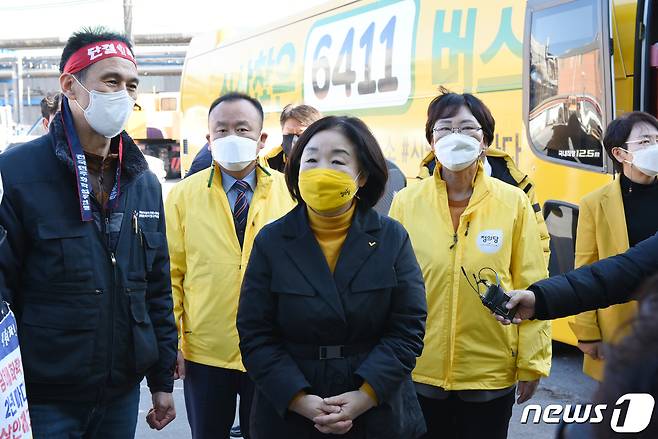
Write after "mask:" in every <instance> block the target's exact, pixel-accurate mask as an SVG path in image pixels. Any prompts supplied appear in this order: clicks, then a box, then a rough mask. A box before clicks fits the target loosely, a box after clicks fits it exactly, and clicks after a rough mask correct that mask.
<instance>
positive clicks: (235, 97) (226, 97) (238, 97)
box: [208, 91, 265, 127]
mask: <svg viewBox="0 0 658 439" xmlns="http://www.w3.org/2000/svg"><path fill="white" fill-rule="evenodd" d="M235 101H247V102H249V103H250V104H251V105H253V106H254V107H255V108H256V110H258V114H260V122H261V127H262V125H263V122H264V121H265V112H264V111H263V106H262V105H261V104H260V102H259V101H258V99H256V98H252V97H251V96H249V95H248V94H244V93H240V92H237V91H232V92H229V93H226V94H223V95H221V96H220V97H218V98H217V99H215V100H214V101H213V102H212V104H210V109H209V110H208V117H210V113H212V110H214V109H215V107H216V106H218V105H219V104H221V103H222V102H235Z"/></svg>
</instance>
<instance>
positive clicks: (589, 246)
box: [570, 201, 602, 341]
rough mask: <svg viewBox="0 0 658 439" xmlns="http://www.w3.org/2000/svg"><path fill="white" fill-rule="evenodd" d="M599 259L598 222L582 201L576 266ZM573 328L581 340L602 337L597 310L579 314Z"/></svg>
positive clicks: (595, 339)
mask: <svg viewBox="0 0 658 439" xmlns="http://www.w3.org/2000/svg"><path fill="white" fill-rule="evenodd" d="M598 260H599V251H598V247H597V244H596V223H595V221H594V216H593V215H592V212H591V209H590V207H589V205H588V203H587V202H584V201H581V202H580V213H579V215H578V231H577V233H576V261H575V262H576V263H575V265H576V267H575V268H578V267H582V266H583V265H588V264H591V263H592V262H596V261H598ZM570 326H571V330H572V331H573V333H574V334H575V335H576V338H577V339H578V340H580V341H599V340H601V338H602V335H601V329H600V327H599V321H598V317H597V312H596V310H593V311H586V312H584V313H581V314H578V315H577V316H576V318H575V320H574V321H573V322H572V323H570Z"/></svg>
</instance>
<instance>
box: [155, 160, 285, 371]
mask: <svg viewBox="0 0 658 439" xmlns="http://www.w3.org/2000/svg"><path fill="white" fill-rule="evenodd" d="M213 166H215V172H214V176H213V180H212V182H211V185H210V187H208V184H209V178H210V175H211V169H212V168H209V169H206V170H204V171H201V172H198V173H197V174H194V175H192V176H191V177H189V178H186V179H185V180H183V181H181V182H180V183H178V184H177V185H176V186H174V188H173V189H172V190H171V192H170V193H169V196H168V197H167V202H166V205H165V212H166V219H167V240H168V244H169V256H170V258H171V283H172V289H173V296H174V315H175V318H176V324H177V326H178V334H179V337H180V339H181V343H180V348H181V350H182V351H183V356H184V357H185V358H186V359H187V360H190V361H194V362H197V363H201V364H205V365H208V366H215V367H222V368H225V369H235V370H242V371H244V367H243V365H242V360H241V358H240V350H239V349H238V333H237V330H236V327H235V319H236V314H237V308H238V300H239V297H240V286H241V284H242V276H243V275H244V270H245V267H246V265H247V262H248V261H249V255H250V253H251V248H252V245H253V242H254V238H255V237H256V234H257V233H258V231H259V230H260V229H261V228H262V227H263V226H264V225H265V224H267V223H269V222H271V221H273V220H275V219H278V218H279V217H281V216H283V215H285V214H286V213H287V212H288V211H289V210H290V209H291V208H292V207H293V206H294V203H293V201H292V199H291V198H290V195H289V193H288V190H287V188H286V185H285V181H284V178H283V175H282V174H280V173H278V172H276V171H273V170H268V173H269V174H270V175H267V174H266V173H265V172H264V171H262V170H261V169H260V168H257V171H256V181H257V184H256V190H255V191H254V195H253V198H252V200H251V203H249V215H248V217H247V228H246V231H245V238H244V247H243V249H242V250H241V249H240V244H239V242H238V238H237V236H236V232H235V226H234V223H233V214H232V212H231V207H230V206H229V202H228V198H227V196H226V193H225V192H224V188H223V187H222V181H221V179H222V176H221V172H219V168H218V167H217V166H216V165H213Z"/></svg>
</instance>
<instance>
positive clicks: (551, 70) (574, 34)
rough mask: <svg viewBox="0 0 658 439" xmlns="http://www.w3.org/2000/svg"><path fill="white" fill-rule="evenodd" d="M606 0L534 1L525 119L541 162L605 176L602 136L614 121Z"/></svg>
mask: <svg viewBox="0 0 658 439" xmlns="http://www.w3.org/2000/svg"><path fill="white" fill-rule="evenodd" d="M609 31H610V29H609V18H608V6H607V1H605V2H604V1H603V0H575V1H558V2H556V1H555V0H551V1H546V0H543V1H540V0H536V1H530V2H528V11H527V16H526V36H525V59H524V116H525V122H526V132H527V135H528V142H529V144H530V146H531V148H532V149H533V151H534V152H535V153H536V154H537V155H538V156H539V157H541V158H544V159H546V160H549V161H554V162H558V163H562V164H566V165H570V166H576V167H582V168H586V169H590V170H595V171H602V172H605V171H606V170H607V169H608V162H607V160H606V155H605V153H604V150H603V142H602V140H603V132H604V130H605V126H606V125H607V122H608V121H609V120H611V119H612V117H611V112H612V80H611V75H610V67H611V56H610V52H609V38H608V35H609V33H610V32H609Z"/></svg>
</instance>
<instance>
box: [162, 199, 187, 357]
mask: <svg viewBox="0 0 658 439" xmlns="http://www.w3.org/2000/svg"><path fill="white" fill-rule="evenodd" d="M177 192H178V191H177V190H176V188H175V187H174V188H173V189H172V191H171V193H170V194H169V196H168V197H167V201H166V203H165V218H166V221H167V243H168V246H169V260H170V265H171V268H170V271H171V291H172V296H173V299H174V318H175V319H176V328H177V329H178V340H179V345H178V348H179V349H180V340H181V337H182V335H183V328H181V321H182V320H181V319H182V316H183V294H184V291H183V281H184V280H185V272H186V271H187V266H186V262H185V238H184V235H183V226H182V222H181V219H180V213H179V212H180V211H179V205H178V196H177Z"/></svg>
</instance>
